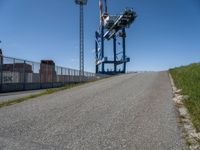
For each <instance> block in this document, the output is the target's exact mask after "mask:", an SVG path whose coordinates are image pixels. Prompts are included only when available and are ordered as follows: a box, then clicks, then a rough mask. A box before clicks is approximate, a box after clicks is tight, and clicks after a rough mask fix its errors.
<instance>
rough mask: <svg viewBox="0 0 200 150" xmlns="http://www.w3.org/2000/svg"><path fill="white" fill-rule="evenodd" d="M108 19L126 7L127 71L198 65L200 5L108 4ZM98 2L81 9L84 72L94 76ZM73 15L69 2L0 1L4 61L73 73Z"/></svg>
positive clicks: (124, 0) (191, 0) (192, 0)
mask: <svg viewBox="0 0 200 150" xmlns="http://www.w3.org/2000/svg"><path fill="white" fill-rule="evenodd" d="M108 2H109V12H110V14H115V13H119V12H120V11H121V10H123V9H124V8H125V7H127V6H128V7H132V8H134V10H135V11H136V12H137V14H138V18H137V20H136V21H135V23H134V24H133V25H132V26H131V28H129V29H128V30H127V35H128V37H127V55H128V56H130V58H131V62H130V63H129V64H128V70H165V69H168V68H170V67H174V66H179V65H185V64H189V63H192V62H199V61H200V0H108ZM98 17H99V10H98V0H88V5H87V7H86V8H85V39H86V40H85V68H86V70H88V71H94V55H95V54H94V52H93V49H94V32H95V30H96V29H97V27H98V24H99V20H98V19H99V18H98ZM78 20H79V9H78V6H76V5H75V4H74V0H0V40H1V41H2V43H1V44H0V47H1V48H3V50H4V54H5V55H6V56H11V57H17V58H23V59H28V60H33V61H40V60H41V59H53V60H54V61H55V62H56V64H57V65H60V66H66V67H71V68H76V69H78V67H79V60H78V58H79V47H78V44H79V40H78V39H79V33H78V32H79V29H78V27H79V24H78Z"/></svg>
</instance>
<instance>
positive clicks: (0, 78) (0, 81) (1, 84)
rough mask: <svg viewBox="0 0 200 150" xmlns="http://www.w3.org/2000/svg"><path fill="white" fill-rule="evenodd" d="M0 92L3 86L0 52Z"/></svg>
mask: <svg viewBox="0 0 200 150" xmlns="http://www.w3.org/2000/svg"><path fill="white" fill-rule="evenodd" d="M0 76H1V77H0V92H1V91H2V86H3V55H2V54H0Z"/></svg>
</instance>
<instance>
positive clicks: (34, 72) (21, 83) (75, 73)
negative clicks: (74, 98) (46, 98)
mask: <svg viewBox="0 0 200 150" xmlns="http://www.w3.org/2000/svg"><path fill="white" fill-rule="evenodd" d="M79 74H80V72H79V70H75V69H70V68H64V67H58V66H56V65H55V63H54V62H53V61H51V60H49V61H48V60H46V61H45V60H43V61H41V62H40V63H37V62H32V61H27V60H21V59H16V58H11V57H5V56H2V55H0V92H9V91H19V90H32V89H43V88H52V87H59V86H63V85H65V84H70V83H79V82H86V81H89V80H95V79H96V78H98V76H96V74H95V73H91V72H84V76H80V75H79Z"/></svg>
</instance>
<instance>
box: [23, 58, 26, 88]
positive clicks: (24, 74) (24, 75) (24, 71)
mask: <svg viewBox="0 0 200 150" xmlns="http://www.w3.org/2000/svg"><path fill="white" fill-rule="evenodd" d="M23 77H24V81H23V82H24V83H23V89H24V90H25V86H26V85H25V84H26V61H24V69H23Z"/></svg>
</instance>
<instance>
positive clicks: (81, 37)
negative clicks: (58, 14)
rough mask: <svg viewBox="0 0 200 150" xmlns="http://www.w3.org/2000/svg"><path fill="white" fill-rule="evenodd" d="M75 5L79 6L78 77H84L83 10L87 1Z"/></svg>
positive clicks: (78, 0) (80, 1)
mask: <svg viewBox="0 0 200 150" xmlns="http://www.w3.org/2000/svg"><path fill="white" fill-rule="evenodd" d="M75 3H76V4H77V5H79V6H80V58H79V59H80V60H79V61H80V64H79V65H80V66H79V70H80V75H81V76H84V9H83V6H84V5H87V0H75Z"/></svg>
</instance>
